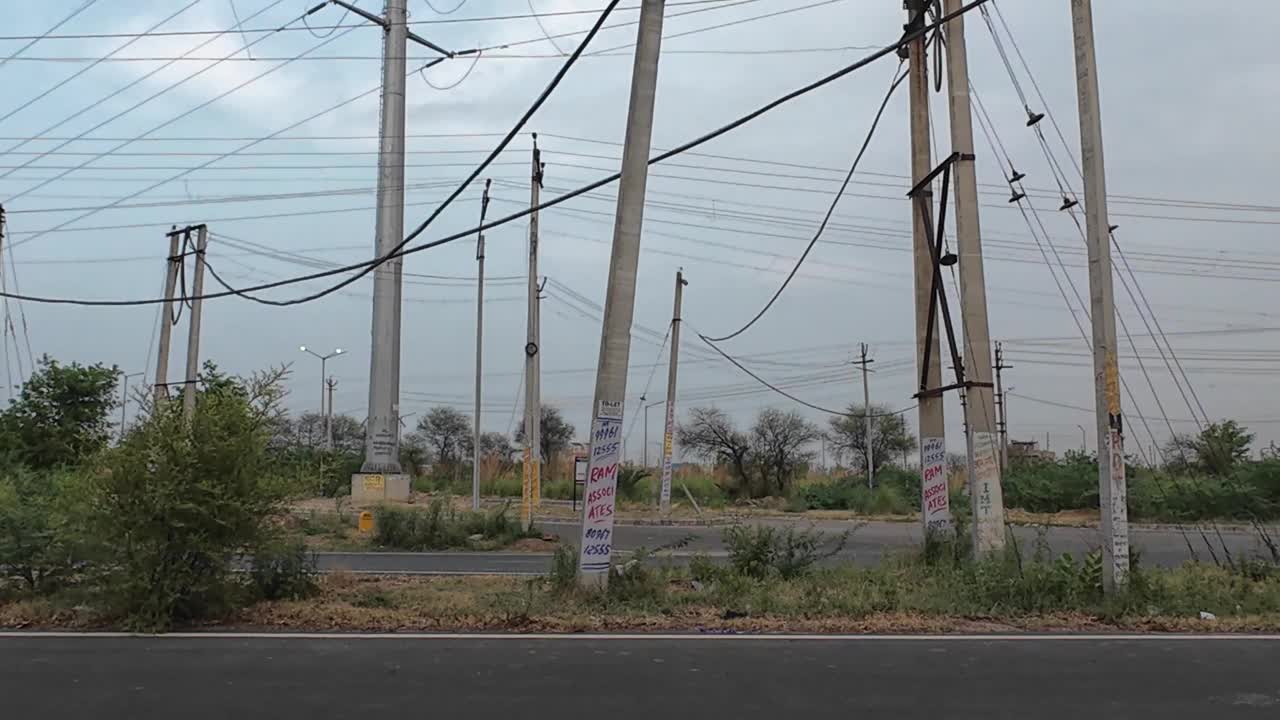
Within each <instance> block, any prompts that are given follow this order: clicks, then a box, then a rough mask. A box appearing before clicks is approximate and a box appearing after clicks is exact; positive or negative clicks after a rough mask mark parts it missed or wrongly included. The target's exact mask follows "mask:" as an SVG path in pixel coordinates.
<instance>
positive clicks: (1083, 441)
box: [1076, 424, 1089, 454]
mask: <svg viewBox="0 0 1280 720" xmlns="http://www.w3.org/2000/svg"><path fill="white" fill-rule="evenodd" d="M1076 427H1078V428H1080V452H1081V454H1084V453H1087V452H1089V435H1088V433H1086V432H1085V431H1084V426H1083V425H1079V424H1077V425H1076Z"/></svg>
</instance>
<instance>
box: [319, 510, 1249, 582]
mask: <svg viewBox="0 0 1280 720" xmlns="http://www.w3.org/2000/svg"><path fill="white" fill-rule="evenodd" d="M762 522H767V523H769V524H775V525H794V526H798V527H810V524H809V523H807V522H801V521H795V520H787V519H781V520H769V521H762ZM539 527H540V528H542V529H543V530H545V531H546V532H549V533H553V534H556V535H558V536H560V537H561V538H562V539H564V540H565V541H566V542H569V543H571V544H576V543H577V540H578V536H579V527H578V525H576V524H573V523H564V522H542V523H539ZM813 527H814V528H815V529H817V530H819V531H821V532H823V533H826V534H828V535H829V536H831V537H832V538H833V539H834V538H835V537H836V536H837V535H838V534H839V533H841V532H844V531H845V530H847V529H848V528H850V527H852V524H851V523H849V522H847V521H821V522H819V523H817V524H815V525H813ZM722 530H723V528H722V527H680V526H660V525H623V524H619V525H617V526H615V538H616V542H615V545H614V547H615V548H616V549H617V550H619V551H623V552H625V551H630V550H635V549H636V548H640V547H643V548H648V549H650V550H653V549H655V548H660V547H664V546H670V545H673V544H675V543H677V542H679V541H682V540H683V541H687V542H686V543H685V544H684V545H682V546H681V547H680V549H679V550H678V553H677V555H678V556H685V557H687V556H688V555H689V554H692V553H707V554H709V555H712V556H717V555H721V556H722V555H723V554H724V552H725V549H724V544H723V543H722V541H721V531H722ZM1014 532H1015V534H1016V535H1017V537H1018V539H1019V542H1020V544H1021V546H1022V548H1023V551H1024V552H1026V553H1030V552H1031V551H1032V549H1033V547H1034V545H1035V543H1036V541H1037V533H1036V530H1035V529H1033V528H1026V527H1018V528H1015V529H1014ZM1206 535H1207V536H1208V538H1209V540H1210V542H1211V543H1212V544H1213V547H1214V550H1215V552H1217V553H1218V556H1219V558H1222V557H1223V553H1222V550H1221V547H1222V543H1225V544H1226V546H1227V548H1228V549H1229V550H1230V551H1231V553H1232V555H1233V556H1234V557H1242V556H1245V555H1248V554H1250V553H1252V552H1256V551H1258V550H1259V548H1258V546H1257V540H1256V538H1255V537H1254V536H1252V535H1250V534H1248V533H1240V532H1226V531H1224V532H1223V533H1222V538H1221V540H1219V538H1218V535H1217V534H1216V533H1213V532H1211V531H1209V530H1208V529H1206ZM1045 540H1046V541H1047V542H1048V544H1049V548H1050V551H1051V552H1052V553H1053V554H1054V555H1055V556H1056V555H1058V554H1061V553H1071V554H1073V555H1076V556H1080V555H1083V554H1084V553H1086V552H1089V551H1090V550H1093V549H1096V548H1098V547H1099V546H1100V545H1101V542H1102V541H1101V537H1100V535H1099V533H1098V530H1097V529H1095V528H1067V527H1055V528H1048V529H1047V530H1046V532H1045ZM920 542H921V535H920V528H919V526H918V525H917V524H915V523H894V522H868V523H864V524H861V525H860V526H858V528H857V529H856V530H855V531H854V532H853V534H852V535H851V536H850V537H849V540H848V543H847V544H846V545H845V548H844V550H843V551H841V553H840V554H839V555H838V556H836V557H834V558H832V559H831V560H830V561H829V562H852V563H856V564H860V565H870V564H873V563H876V562H878V561H879V560H880V559H881V558H882V557H883V556H884V555H885V553H891V552H899V551H903V550H906V549H909V548H911V547H916V546H918V545H919V544H920ZM1188 543H1190V544H1191V547H1192V548H1194V549H1195V552H1196V553H1197V555H1198V557H1199V559H1201V560H1203V561H1204V562H1212V558H1211V557H1210V555H1209V553H1208V551H1207V550H1206V549H1205V542H1204V540H1203V539H1202V538H1201V537H1200V534H1199V533H1198V532H1197V531H1196V529H1195V528H1194V527H1187V528H1186V536H1185V538H1184V536H1183V534H1182V533H1180V532H1179V531H1178V530H1176V529H1160V530H1156V529H1134V530H1133V532H1132V545H1133V547H1134V548H1135V550H1137V551H1138V552H1139V553H1140V557H1141V560H1140V561H1141V562H1142V563H1143V564H1147V565H1158V566H1162V567H1171V566H1176V565H1180V564H1182V563H1184V562H1186V561H1187V560H1188V559H1190V558H1191V557H1192V555H1191V551H1190V550H1189V549H1188V547H1187V545H1188ZM317 562H318V565H319V567H320V569H321V570H325V571H332V570H349V571H353V572H383V573H397V572H403V573H445V574H448V573H502V574H544V573H546V572H547V569H548V568H549V567H550V566H551V560H550V556H549V555H548V554H545V553H468V552H447V553H378V552H363V553H320V554H318V556H317Z"/></svg>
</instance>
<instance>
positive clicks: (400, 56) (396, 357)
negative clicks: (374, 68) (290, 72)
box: [352, 0, 409, 498]
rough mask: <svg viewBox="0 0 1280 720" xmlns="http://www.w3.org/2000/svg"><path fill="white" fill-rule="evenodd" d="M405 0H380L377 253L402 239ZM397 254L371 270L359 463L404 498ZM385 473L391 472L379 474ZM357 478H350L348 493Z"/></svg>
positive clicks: (379, 485) (383, 490)
mask: <svg viewBox="0 0 1280 720" xmlns="http://www.w3.org/2000/svg"><path fill="white" fill-rule="evenodd" d="M406 4H407V0H386V17H385V24H384V25H383V43H382V126H381V128H380V131H379V142H378V206H377V216H376V220H375V223H376V228H375V238H374V251H375V253H376V255H377V257H383V256H385V255H388V254H390V253H391V252H393V251H394V250H395V248H396V246H397V245H398V244H399V243H400V241H401V240H402V239H403V238H404V123H405V97H404V94H405V45H406V40H407V37H408V27H407V25H406V24H405V22H406ZM402 266H403V262H402V260H401V258H398V257H397V258H392V259H390V260H387V261H386V262H384V263H382V264H380V265H379V266H378V267H377V268H375V269H374V271H373V328H372V342H373V345H372V351H371V352H370V354H369V419H368V422H367V424H366V427H365V456H364V464H363V465H362V466H361V468H360V472H361V474H363V475H376V476H382V477H379V478H366V480H369V481H370V482H366V485H368V487H369V489H370V491H371V492H375V493H377V494H378V495H380V496H383V497H387V498H392V497H407V496H408V489H409V486H408V482H407V479H406V478H404V477H403V475H402V474H401V468H400V300H401V279H402V278H401V271H402ZM387 475H390V476H392V477H390V478H388V477H385V476H387ZM357 481H358V479H357V478H353V479H352V483H353V494H354V493H355V484H356V482H357Z"/></svg>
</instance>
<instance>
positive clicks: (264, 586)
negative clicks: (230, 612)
mask: <svg viewBox="0 0 1280 720" xmlns="http://www.w3.org/2000/svg"><path fill="white" fill-rule="evenodd" d="M315 575H316V563H315V555H314V554H312V553H310V552H308V551H307V548H306V547H305V546H304V545H303V544H302V543H297V542H295V543H273V544H271V545H268V546H266V547H262V548H259V549H258V551H257V552H256V553H254V555H253V563H252V565H251V566H250V568H249V578H250V588H251V591H252V595H253V597H254V599H257V600H300V599H302V598H306V597H310V596H312V595H314V594H315V593H316V591H317V590H318V589H319V588H318V586H317V585H316V579H315Z"/></svg>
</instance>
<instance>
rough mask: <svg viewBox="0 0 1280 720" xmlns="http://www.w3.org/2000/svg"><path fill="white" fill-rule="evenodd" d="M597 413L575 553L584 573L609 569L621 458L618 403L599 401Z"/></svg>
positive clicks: (619, 406) (592, 431)
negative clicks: (580, 529)
mask: <svg viewBox="0 0 1280 720" xmlns="http://www.w3.org/2000/svg"><path fill="white" fill-rule="evenodd" d="M615 405H616V407H614V406H615ZM600 413H601V414H599V415H597V416H596V419H595V420H594V421H593V422H592V423H591V451H590V455H589V457H588V459H587V484H586V486H585V487H584V488H583V498H584V502H583V515H582V543H581V545H580V546H579V547H580V548H581V549H580V550H579V555H578V571H579V572H580V573H582V574H583V575H602V574H605V573H607V572H609V562H610V558H611V557H612V554H613V513H614V509H615V506H616V503H617V495H616V493H617V489H618V469H619V467H620V464H621V460H622V407H621V404H620V403H614V404H606V403H601V404H600Z"/></svg>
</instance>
